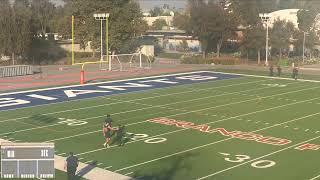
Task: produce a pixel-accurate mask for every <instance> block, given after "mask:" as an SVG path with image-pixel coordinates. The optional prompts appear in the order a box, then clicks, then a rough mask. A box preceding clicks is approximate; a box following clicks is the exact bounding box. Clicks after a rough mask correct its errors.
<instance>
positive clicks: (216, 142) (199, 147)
mask: <svg viewBox="0 0 320 180" xmlns="http://www.w3.org/2000/svg"><path fill="white" fill-rule="evenodd" d="M319 114H320V112H319V113H314V114H310V115H307V116H303V117H300V118H296V119H292V120H289V121H286V122H283V123H280V124H275V125H272V126H269V127H265V128H261V129H258V130H255V131H251V133H255V132H259V131H262V130H266V129H270V128H273V127H276V126H281V125H283V124H287V123H291V122H294V121H298V120H301V119H305V118H309V117H312V116H316V115H319ZM182 130H186V129H182ZM319 137H320V136H319ZM149 138H152V137H149ZM231 139H234V138H226V139H223V140H219V141H214V142H212V143H209V144H205V145H201V146H197V147H194V148H191V149H186V150H183V151H179V152H177V153H173V154H170V155H166V156H163V157H160V158H156V159H152V160H149V161H145V162H142V163H138V164H135V165H132V166H128V167H125V168H121V169H118V170H116V171H114V172H119V171H122V170H125V169H129V168H133V167H137V166H140V165H143V164H147V163H150V162H155V161H158V160H161V159H165V158H168V157H172V156H175V155H178V154H182V153H186V152H189V151H193V150H196V149H201V148H203V147H207V146H211V145H213V144H218V143H221V142H225V141H228V140H231ZM261 158H262V157H261Z"/></svg>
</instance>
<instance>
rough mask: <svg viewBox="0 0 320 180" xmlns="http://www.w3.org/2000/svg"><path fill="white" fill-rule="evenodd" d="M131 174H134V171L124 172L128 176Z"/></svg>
mask: <svg viewBox="0 0 320 180" xmlns="http://www.w3.org/2000/svg"><path fill="white" fill-rule="evenodd" d="M130 174H133V172H128V173H126V174H124V175H125V176H128V175H130Z"/></svg>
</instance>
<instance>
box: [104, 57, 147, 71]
mask: <svg viewBox="0 0 320 180" xmlns="http://www.w3.org/2000/svg"><path fill="white" fill-rule="evenodd" d="M104 59H105V58H104ZM149 68H151V59H150V57H148V56H145V55H143V54H141V53H132V54H115V55H109V62H108V69H109V71H134V70H141V69H149Z"/></svg>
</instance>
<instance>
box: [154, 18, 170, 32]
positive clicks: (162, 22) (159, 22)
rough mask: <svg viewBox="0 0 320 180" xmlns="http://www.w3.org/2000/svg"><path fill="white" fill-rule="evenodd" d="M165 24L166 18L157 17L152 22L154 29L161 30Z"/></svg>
mask: <svg viewBox="0 0 320 180" xmlns="http://www.w3.org/2000/svg"><path fill="white" fill-rule="evenodd" d="M164 26H167V22H166V20H164V19H157V20H155V21H154V22H153V23H152V29H154V30H161V29H162V28H163V27H164Z"/></svg>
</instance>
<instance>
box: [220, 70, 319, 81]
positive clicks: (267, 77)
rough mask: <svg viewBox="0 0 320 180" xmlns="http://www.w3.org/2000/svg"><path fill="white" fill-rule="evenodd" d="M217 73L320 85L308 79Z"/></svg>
mask: <svg viewBox="0 0 320 180" xmlns="http://www.w3.org/2000/svg"><path fill="white" fill-rule="evenodd" d="M215 72H216V73H221V74H230V75H239V76H245V77H257V78H266V79H279V80H289V81H300V82H313V83H320V81H317V80H308V79H297V80H295V79H293V78H285V77H270V76H260V75H250V74H240V73H226V72H219V71H215Z"/></svg>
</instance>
